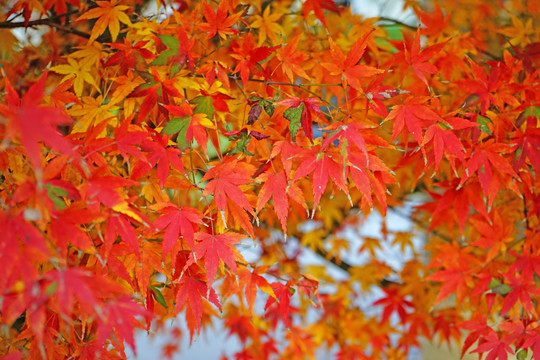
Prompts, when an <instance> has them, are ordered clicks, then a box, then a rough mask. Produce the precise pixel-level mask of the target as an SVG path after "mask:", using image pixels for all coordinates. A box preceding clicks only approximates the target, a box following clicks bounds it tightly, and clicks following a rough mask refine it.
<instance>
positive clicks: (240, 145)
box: [231, 132, 254, 156]
mask: <svg viewBox="0 0 540 360" xmlns="http://www.w3.org/2000/svg"><path fill="white" fill-rule="evenodd" d="M250 141H251V136H249V135H248V134H247V133H245V132H243V133H242V135H241V136H240V139H239V140H238V142H237V143H236V147H235V148H234V149H233V150H232V151H231V155H234V154H238V153H239V152H243V153H244V154H246V155H249V156H254V154H253V153H251V152H249V151H248V150H247V149H246V147H247V146H248V144H249V142H250Z"/></svg>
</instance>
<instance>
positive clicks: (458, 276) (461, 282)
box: [428, 263, 472, 304]
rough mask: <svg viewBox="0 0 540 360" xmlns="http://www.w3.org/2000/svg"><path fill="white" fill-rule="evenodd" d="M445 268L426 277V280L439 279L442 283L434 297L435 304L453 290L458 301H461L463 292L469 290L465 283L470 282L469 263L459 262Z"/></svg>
mask: <svg viewBox="0 0 540 360" xmlns="http://www.w3.org/2000/svg"><path fill="white" fill-rule="evenodd" d="M460 265H461V266H454V267H452V268H448V269H446V270H440V271H438V272H436V273H435V274H432V275H430V276H429V277H428V280H431V281H439V282H441V283H442V288H441V290H440V291H439V294H438V295H437V298H436V299H435V304H438V303H440V302H441V301H443V300H444V299H446V298H447V297H448V296H450V295H451V294H452V293H453V292H454V291H456V293H457V299H458V301H461V300H462V299H463V297H464V296H465V292H466V291H468V290H469V288H468V285H467V284H471V283H472V276H471V274H470V271H468V270H469V264H463V263H462V264H460Z"/></svg>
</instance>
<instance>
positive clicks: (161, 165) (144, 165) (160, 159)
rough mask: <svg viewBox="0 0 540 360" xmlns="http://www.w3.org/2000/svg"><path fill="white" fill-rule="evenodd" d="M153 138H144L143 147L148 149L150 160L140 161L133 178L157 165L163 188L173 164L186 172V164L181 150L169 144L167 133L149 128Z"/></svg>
mask: <svg viewBox="0 0 540 360" xmlns="http://www.w3.org/2000/svg"><path fill="white" fill-rule="evenodd" d="M148 130H149V135H150V137H151V139H152V140H149V139H143V141H142V143H141V148H142V149H143V150H145V151H147V152H148V153H149V154H148V155H147V160H148V161H139V162H138V163H137V164H136V166H135V167H134V169H133V175H132V178H138V177H140V176H143V175H144V174H146V173H147V172H148V171H150V170H151V169H152V168H154V167H156V173H157V177H158V179H159V186H160V187H162V188H163V186H164V185H165V181H166V180H167V177H168V176H169V173H170V169H171V167H170V166H171V165H172V166H173V167H174V168H175V169H176V170H178V171H180V172H181V173H183V172H184V164H183V163H182V159H181V155H182V153H181V151H180V150H179V149H177V148H174V147H170V146H169V137H168V136H167V134H160V133H158V132H157V131H155V130H154V129H148Z"/></svg>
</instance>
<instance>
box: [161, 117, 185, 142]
mask: <svg viewBox="0 0 540 360" xmlns="http://www.w3.org/2000/svg"><path fill="white" fill-rule="evenodd" d="M190 123H191V118H190V117H189V116H183V117H178V118H174V119H171V120H170V121H169V122H168V123H167V125H165V127H164V128H163V132H164V133H165V134H167V135H169V136H170V135H173V134H176V133H178V136H177V137H176V144H177V145H178V148H179V149H180V150H184V149H185V148H188V147H189V146H190V145H191V144H190V143H189V141H188V140H187V138H186V134H187V130H188V128H189V124H190Z"/></svg>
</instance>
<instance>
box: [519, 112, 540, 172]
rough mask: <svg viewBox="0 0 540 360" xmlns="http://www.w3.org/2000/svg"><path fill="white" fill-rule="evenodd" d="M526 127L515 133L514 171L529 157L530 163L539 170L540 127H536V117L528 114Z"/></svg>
mask: <svg viewBox="0 0 540 360" xmlns="http://www.w3.org/2000/svg"><path fill="white" fill-rule="evenodd" d="M526 122H527V127H526V130H525V132H521V131H519V132H517V133H515V137H514V139H513V140H514V143H515V144H516V145H517V146H518V151H516V159H515V161H514V171H518V170H519V169H520V168H521V167H523V165H524V164H525V160H526V159H529V161H530V164H531V165H532V166H533V167H534V168H535V169H536V170H537V171H540V151H539V150H538V149H540V129H538V128H537V127H536V123H537V119H536V117H533V116H529V117H527V119H526Z"/></svg>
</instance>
